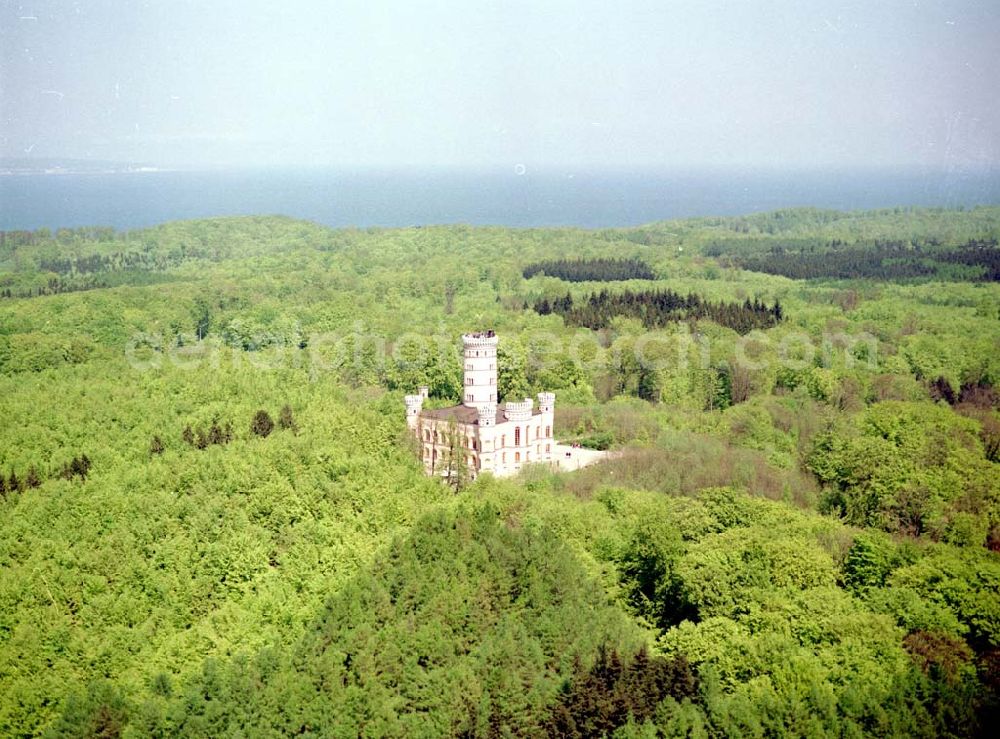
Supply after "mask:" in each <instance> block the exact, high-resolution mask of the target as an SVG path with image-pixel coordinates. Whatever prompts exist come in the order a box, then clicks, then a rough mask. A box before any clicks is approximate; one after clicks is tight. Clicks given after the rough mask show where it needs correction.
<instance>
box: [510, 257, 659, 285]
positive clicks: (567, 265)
mask: <svg viewBox="0 0 1000 739" xmlns="http://www.w3.org/2000/svg"><path fill="white" fill-rule="evenodd" d="M521 274H522V275H524V279H526V280H530V279H531V278H532V277H534V276H535V275H537V274H546V275H548V276H549V277H558V278H559V279H560V280H566V282H618V281H620V280H655V279H656V274H654V272H653V270H651V269H650V268H649V265H648V264H646V263H645V262H643V261H642V260H640V259H615V258H606V259H553V260H550V261H546V262H536V263H534V264H529V265H528V266H527V267H525V268H524V269H523V270H521Z"/></svg>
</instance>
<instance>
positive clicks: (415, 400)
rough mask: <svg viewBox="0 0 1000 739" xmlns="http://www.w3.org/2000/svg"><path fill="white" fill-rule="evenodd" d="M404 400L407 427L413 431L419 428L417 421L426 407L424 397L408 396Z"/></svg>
mask: <svg viewBox="0 0 1000 739" xmlns="http://www.w3.org/2000/svg"><path fill="white" fill-rule="evenodd" d="M403 400H404V401H405V402H406V425H407V426H409V427H410V429H411V430H413V429H415V428H416V427H417V421H418V420H419V419H420V410H421V408H423V405H424V395H423V394H421V395H407V396H406V397H404V398H403Z"/></svg>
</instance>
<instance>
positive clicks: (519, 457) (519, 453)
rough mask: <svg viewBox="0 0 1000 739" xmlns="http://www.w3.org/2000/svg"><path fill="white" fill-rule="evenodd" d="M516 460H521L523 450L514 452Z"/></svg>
mask: <svg viewBox="0 0 1000 739" xmlns="http://www.w3.org/2000/svg"><path fill="white" fill-rule="evenodd" d="M514 461H515V462H520V461H521V452H514Z"/></svg>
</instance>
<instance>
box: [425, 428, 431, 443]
mask: <svg viewBox="0 0 1000 739" xmlns="http://www.w3.org/2000/svg"><path fill="white" fill-rule="evenodd" d="M430 440H431V430H430V429H424V441H430Z"/></svg>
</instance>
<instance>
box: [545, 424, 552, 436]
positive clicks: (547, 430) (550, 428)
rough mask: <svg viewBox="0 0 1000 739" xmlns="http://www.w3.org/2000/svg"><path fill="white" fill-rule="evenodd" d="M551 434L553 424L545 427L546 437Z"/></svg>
mask: <svg viewBox="0 0 1000 739" xmlns="http://www.w3.org/2000/svg"><path fill="white" fill-rule="evenodd" d="M550 436H552V427H551V426H546V427H545V438H546V439H548V438H549V437H550Z"/></svg>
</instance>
